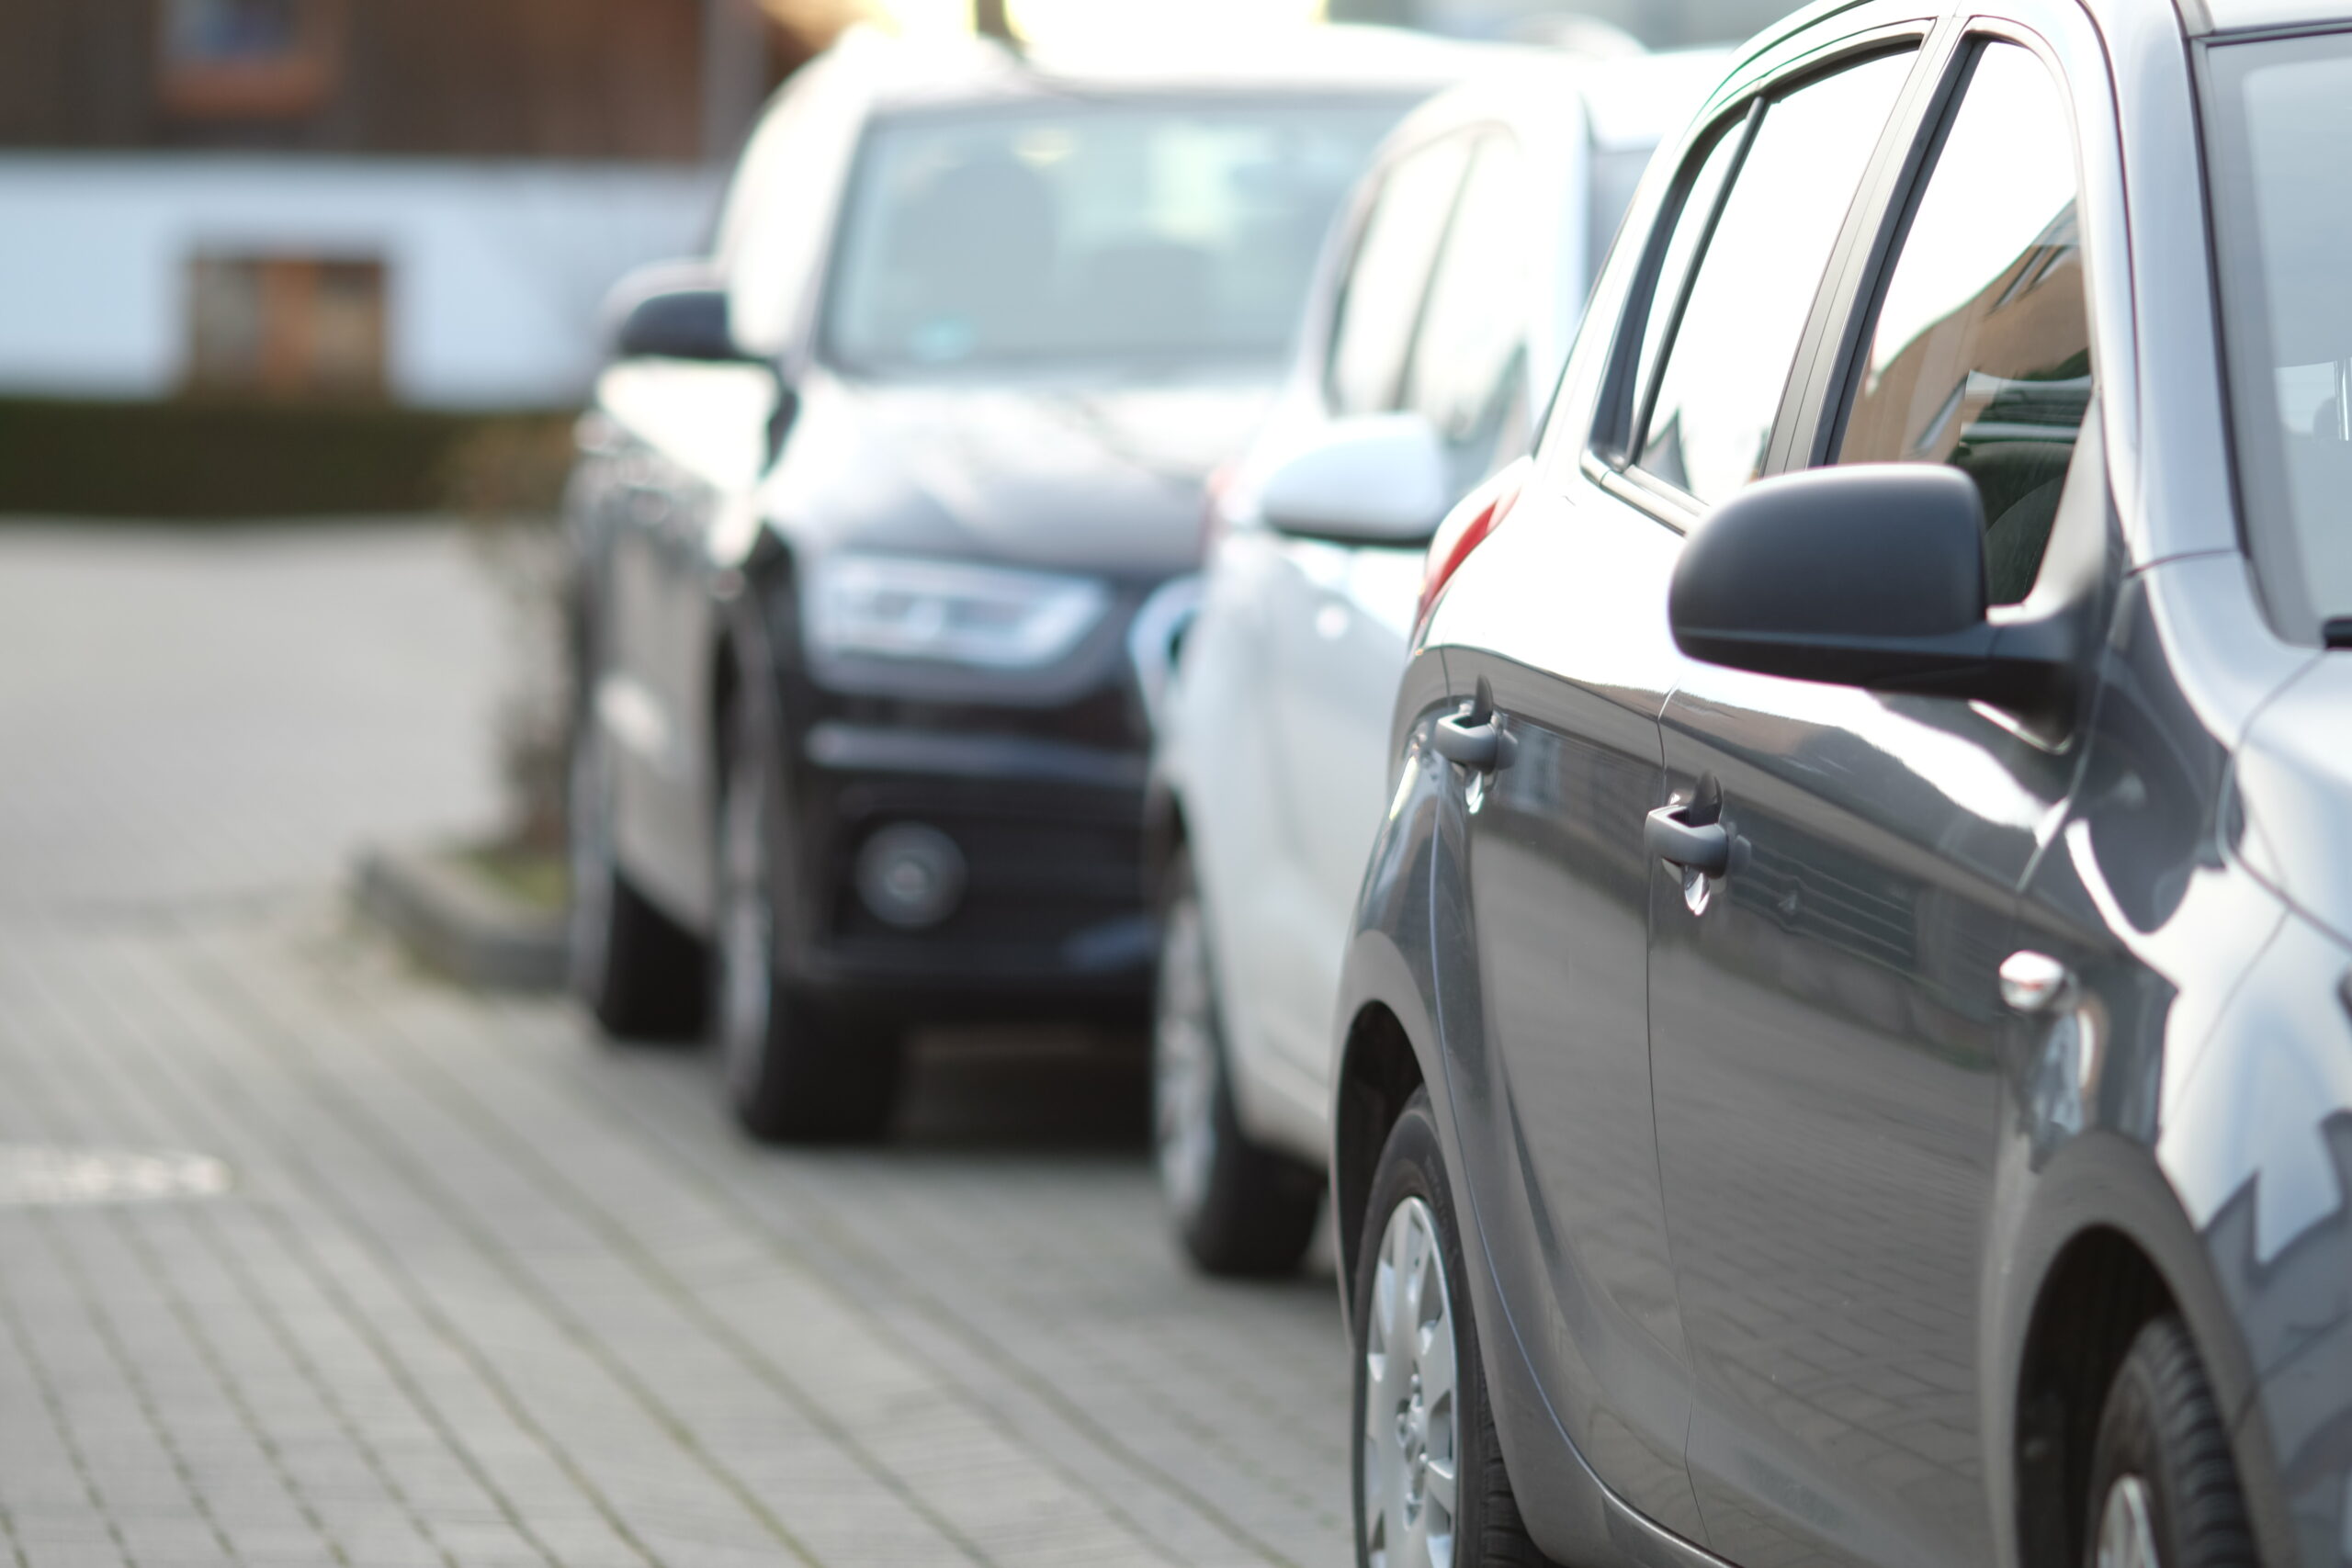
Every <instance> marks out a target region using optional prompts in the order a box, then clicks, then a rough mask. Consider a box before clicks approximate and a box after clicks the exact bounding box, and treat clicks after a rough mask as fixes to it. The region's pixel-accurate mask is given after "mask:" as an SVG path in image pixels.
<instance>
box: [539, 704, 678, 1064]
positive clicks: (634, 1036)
mask: <svg viewBox="0 0 2352 1568" xmlns="http://www.w3.org/2000/svg"><path fill="white" fill-rule="evenodd" d="M610 744H611V743H610V742H609V741H608V740H607V739H605V736H604V733H603V730H602V728H600V727H599V726H598V725H597V723H596V719H595V716H594V714H593V713H583V714H582V715H581V716H580V717H579V719H578V720H577V722H576V723H575V724H574V725H573V727H572V735H571V763H570V772H569V773H568V775H567V779H566V790H565V802H564V817H565V833H566V837H567V840H568V843H567V856H566V858H567V863H568V869H569V871H570V874H571V920H570V929H569V931H568V937H569V943H570V947H569V961H570V962H569V969H570V977H571V990H572V994H573V995H574V996H576V997H578V998H580V1000H581V1002H582V1005H584V1006H585V1007H586V1008H587V1009H588V1010H589V1012H590V1013H591V1014H593V1015H594V1018H595V1020H596V1022H597V1024H598V1025H599V1026H600V1027H601V1028H602V1029H603V1030H604V1031H605V1033H606V1034H608V1035H611V1036H612V1037H614V1038H615V1039H618V1040H684V1039H692V1038H694V1037H695V1035H696V1034H698V1033H699V1032H701V1029H702V1024H703V1012H702V1008H703V993H704V987H705V985H706V979H705V968H706V955H705V953H704V951H703V947H702V944H701V943H700V942H696V941H695V939H694V938H693V937H692V936H690V935H689V934H687V932H686V931H684V929H682V928H681V927H679V926H678V925H677V924H676V923H675V922H673V920H671V919H670V918H669V917H668V916H666V915H664V914H662V911H661V910H659V909H657V908H654V907H653V906H652V905H651V904H650V902H648V901H647V899H646V897H645V895H643V894H642V893H639V891H638V890H637V888H636V886H634V885H633V884H632V883H631V882H630V881H629V879H628V874H627V873H626V872H624V871H623V870H622V869H621V866H620V862H619V857H618V855H617V853H616V850H615V846H614V842H613V778H612V758H611V755H610V752H609V750H608V748H609V746H610Z"/></svg>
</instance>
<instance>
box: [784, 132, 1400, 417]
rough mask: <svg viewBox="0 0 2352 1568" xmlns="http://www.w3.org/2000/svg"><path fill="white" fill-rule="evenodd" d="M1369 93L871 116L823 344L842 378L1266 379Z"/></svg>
mask: <svg viewBox="0 0 2352 1568" xmlns="http://www.w3.org/2000/svg"><path fill="white" fill-rule="evenodd" d="M1402 107H1403V106H1402V105H1400V104H1398V103H1397V102H1396V101H1395V100H1394V99H1392V98H1390V97H1388V96H1385V95H1380V96H1363V97H1357V96H1346V97H1341V96H1321V95H1307V94H1278V95H1267V96H1257V95H1241V94H1220V95H1214V96H1202V97H1198V98H1194V97H1191V96H1185V97H1174V96H1170V97H1165V98H1162V97H1157V96H1142V95H1134V96H1119V97H1110V96H1103V97H1091V96H1082V95H1081V96H1074V97H1062V96H1051V95H1048V96H1041V97H1040V98H1038V99H1037V100H1036V101H1035V102H1026V101H1024V102H1022V103H1019V104H1015V105H1004V106H1000V105H974V106H967V107H961V108H956V109H947V110H939V109H924V110H922V111H919V112H918V111H911V110H910V111H908V112H905V113H902V114H898V115H892V116H887V117H883V118H877V119H876V120H875V121H874V122H873V124H872V126H871V127H870V129H869V130H868V132H867V134H866V137H865V143H864V145H863V147H862V148H861V150H860V152H859V155H858V161H857V165H856V171H855V174H854V189H853V190H852V191H851V193H850V198H849V201H848V203H847V206H846V208H845V209H844V212H843V215H842V238H841V244H840V248H839V250H838V252H837V254H835V256H834V258H833V262H832V265H831V273H830V284H829V288H828V291H827V298H826V302H825V313H824V339H823V346H824V350H825V353H826V355H827V357H828V359H829V360H830V361H831V363H833V364H835V365H837V366H840V367H842V368H844V369H847V370H849V371H851V372H852V373H854V374H856V375H859V376H871V377H884V378H921V377H926V376H943V375H944V376H949V377H954V376H960V375H963V374H966V373H967V372H969V371H972V370H975V369H981V368H998V367H1011V366H1022V367H1046V366H1058V367H1072V366H1097V367H1105V366H1108V367H1142V366H1148V367H1169V366H1172V365H1192V364H1201V363H1205V362H1218V363H1224V364H1237V365H1254V366H1262V367H1268V368H1272V367H1278V366H1279V365H1280V364H1281V363H1282V362H1283V360H1284V359H1285V358H1286V357H1287V356H1288V355H1289V353H1290V351H1291V345H1292V343H1293V340H1294V338H1295V333H1296V330H1297V326H1298V318H1299V310H1300V308H1301V306H1302V304H1303V303H1304V299H1305V296H1306V290H1307V286H1308V284H1309V282H1310V281H1311V280H1312V278H1313V275H1314V270H1315V264H1316V262H1317V259H1318V258H1319V257H1320V255H1321V254H1322V251H1323V239H1324V235H1325V234H1326V233H1327V232H1328V231H1329V229H1330V225H1331V215H1332V213H1333V212H1334V211H1336V210H1337V209H1338V208H1339V206H1340V202H1341V201H1342V200H1344V199H1345V197H1346V196H1347V193H1348V192H1349V191H1350V190H1351V189H1352V188H1353V187H1354V186H1355V183H1356V181H1357V180H1358V179H1359V178H1360V177H1361V176H1362V175H1363V169H1364V165H1365V164H1367V163H1369V162H1370V160H1371V157H1372V152H1373V149H1374V147H1375V146H1376V145H1378V143H1379V141H1380V139H1381V138H1382V137H1383V136H1385V134H1387V132H1388V130H1389V129H1390V127H1391V126H1393V125H1394V124H1395V123H1396V121H1397V118H1398V115H1399V113H1400V111H1401V109H1402Z"/></svg>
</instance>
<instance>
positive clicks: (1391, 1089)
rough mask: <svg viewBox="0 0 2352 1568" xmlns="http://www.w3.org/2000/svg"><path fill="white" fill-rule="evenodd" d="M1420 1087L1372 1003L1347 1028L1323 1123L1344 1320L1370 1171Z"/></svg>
mask: <svg viewBox="0 0 2352 1568" xmlns="http://www.w3.org/2000/svg"><path fill="white" fill-rule="evenodd" d="M1426 1081H1427V1078H1426V1075H1425V1074H1424V1073H1423V1072H1422V1070H1421V1062H1420V1057H1419V1055H1418V1054H1416V1053H1415V1051H1414V1049H1413V1043H1412V1039H1411V1037H1410V1036H1409V1035H1408V1033H1407V1032H1406V1030H1405V1025H1404V1024H1403V1022H1402V1021H1399V1020H1398V1018H1397V1014H1396V1013H1395V1012H1394V1011H1393V1010H1391V1009H1390V1008H1389V1007H1388V1006H1387V1005H1386V1004H1385V1003H1384V1002H1379V1001H1369V1002H1366V1003H1364V1004H1363V1006H1361V1007H1359V1008H1358V1009H1357V1010H1356V1011H1355V1014H1354V1016H1353V1017H1352V1018H1351V1019H1350V1020H1349V1021H1348V1028H1347V1034H1346V1038H1345V1041H1344V1043H1343V1044H1342V1046H1341V1054H1340V1070H1339V1073H1338V1075H1337V1077H1336V1079H1335V1081H1334V1084H1333V1094H1332V1116H1331V1224H1332V1230H1333V1232H1334V1234H1335V1235H1336V1236H1337V1239H1338V1242H1339V1250H1340V1303H1341V1304H1342V1306H1343V1307H1344V1308H1345V1309H1346V1311H1347V1312H1348V1314H1349V1315H1350V1316H1351V1317H1352V1316H1353V1314H1354V1291H1353V1289H1352V1288H1351V1287H1352V1282H1353V1280H1354V1279H1355V1271H1356V1261H1357V1257H1356V1255H1357V1253H1358V1251H1359V1250H1360V1249H1361V1247H1362V1245H1363V1225H1364V1210H1365V1208H1366V1206H1367V1205H1368V1204H1369V1203H1370V1202H1371V1201H1372V1176H1373V1170H1374V1168H1375V1167H1376V1166H1377V1165H1378V1164H1379V1162H1380V1151H1381V1149H1382V1147H1383V1146H1384V1145H1385V1144H1386V1143H1387V1141H1388V1133H1389V1130H1390V1129H1391V1128H1393V1127H1394V1126H1396V1124H1397V1117H1398V1116H1399V1115H1401V1114H1402V1113H1403V1112H1404V1110H1405V1103H1406V1101H1408V1100H1410V1099H1412V1097H1413V1091H1414V1090H1415V1089H1419V1088H1421V1087H1423V1085H1424V1084H1425V1083H1426Z"/></svg>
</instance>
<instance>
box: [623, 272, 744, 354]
mask: <svg viewBox="0 0 2352 1568" xmlns="http://www.w3.org/2000/svg"><path fill="white" fill-rule="evenodd" d="M605 319H606V321H609V322H611V324H612V325H611V336H612V344H613V355H614V357H615V358H617V359H700V360H711V361H718V362H721V363H725V362H730V361H731V362H741V361H744V360H747V359H749V358H751V357H752V356H751V355H747V354H745V353H744V352H743V350H742V349H741V347H740V346H738V344H736V342H735V334H734V333H733V332H732V331H731V330H730V329H729V325H728V320H727V291H726V290H725V289H724V288H721V287H719V281H718V275H717V274H716V273H715V272H714V271H713V270H712V269H711V268H710V267H709V266H708V265H707V264H705V263H702V262H663V263H660V264H658V265H653V266H649V267H642V268H639V270H638V271H636V272H633V273H631V274H629V275H628V276H627V277H625V278H623V279H621V281H620V284H619V286H618V287H616V288H615V289H614V290H613V292H612V295H611V297H610V298H609V299H607V300H606V302H605Z"/></svg>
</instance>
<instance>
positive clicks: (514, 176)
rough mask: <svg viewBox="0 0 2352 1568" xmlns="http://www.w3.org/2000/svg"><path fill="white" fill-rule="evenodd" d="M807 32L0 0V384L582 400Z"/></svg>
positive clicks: (271, 3)
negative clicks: (599, 338) (599, 342)
mask: <svg viewBox="0 0 2352 1568" xmlns="http://www.w3.org/2000/svg"><path fill="white" fill-rule="evenodd" d="M805 47H806V46H805V42H804V40H803V39H800V38H799V37H797V35H796V34H795V33H793V32H792V31H791V30H790V29H788V28H785V27H783V26H780V25H778V23H777V21H776V20H775V17H771V16H770V15H768V14H767V13H766V12H764V11H763V9H762V7H761V6H760V5H759V3H758V0H0V231H5V232H6V233H7V234H9V235H10V237H11V242H10V243H9V244H8V245H7V246H6V247H0V395H15V396H20V397H21V396H41V397H74V398H103V399H130V400H153V399H162V398H167V397H174V396H177V395H180V394H190V393H192V394H199V395H213V394H218V395H222V396H254V397H263V398H273V397H274V398H287V399H311V398H330V399H332V398H344V399H352V400H385V401H390V402H392V403H396V404H402V405H407V406H413V407H420V408H445V409H484V408H509V407H548V406H558V405H561V404H564V403H567V402H570V401H571V400H576V399H577V398H578V397H579V396H580V395H581V393H582V390H583V389H585V387H586V385H587V382H588V378H590V376H591V375H592V374H593V372H594V355H595V351H596V333H595V318H596V310H597V307H598V305H599V303H600V301H601V299H602V298H603V296H604V294H605V290H606V289H607V288H609V287H610V286H611V284H612V283H613V282H614V280H615V279H616V278H617V277H618V276H620V275H621V274H622V273H624V272H626V271H627V270H628V269H629V268H630V267H632V266H634V265H639V263H642V262H645V261H649V260H653V259H657V258H660V257H663V256H668V255H674V254H683V253H686V252H690V251H693V250H695V249H696V248H697V247H698V246H699V245H700V244H701V243H702V242H703V241H704V239H705V237H706V234H705V231H706V230H707V226H708V224H709V222H710V220H711V218H712V214H713V211H714V209H715V207H716V204H717V197H718V185H719V182H720V180H721V179H722V178H723V173H724V167H725V164H726V163H727V162H728V161H729V159H731V157H732V156H733V154H734V152H735V151H736V149H737V147H738V146H739V145H740V142H741V138H742V136H743V134H744V133H745V131H746V130H747V129H748V127H749V125H750V124H751V122H752V119H753V118H754V117H755V116H756V115H757V113H758V110H759V107H760V106H761V104H762V102H763V100H764V98H765V96H767V94H768V92H769V91H770V90H771V89H772V87H773V86H774V85H775V83H776V82H777V81H778V80H780V79H781V77H782V76H783V74H784V73H786V71H788V70H789V69H790V68H791V67H792V66H793V65H795V64H797V62H798V60H799V58H801V57H802V56H803V55H804V54H805Z"/></svg>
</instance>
